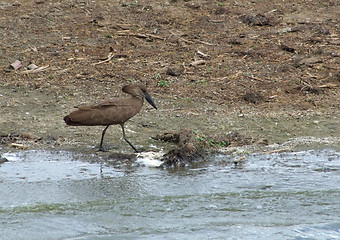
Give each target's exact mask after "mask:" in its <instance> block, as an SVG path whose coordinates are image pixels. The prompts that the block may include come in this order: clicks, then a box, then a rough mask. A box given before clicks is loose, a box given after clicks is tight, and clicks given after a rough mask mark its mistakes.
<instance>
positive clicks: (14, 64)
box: [10, 60, 22, 70]
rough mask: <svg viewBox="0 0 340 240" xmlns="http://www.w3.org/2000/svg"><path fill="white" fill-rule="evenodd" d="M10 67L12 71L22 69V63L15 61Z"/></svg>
mask: <svg viewBox="0 0 340 240" xmlns="http://www.w3.org/2000/svg"><path fill="white" fill-rule="evenodd" d="M10 67H12V68H13V69H14V70H18V69H19V68H21V67H22V63H21V62H20V61H19V60H15V61H14V62H13V63H12V64H11V65H10Z"/></svg>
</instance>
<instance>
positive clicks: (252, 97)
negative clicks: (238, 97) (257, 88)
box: [243, 92, 264, 104]
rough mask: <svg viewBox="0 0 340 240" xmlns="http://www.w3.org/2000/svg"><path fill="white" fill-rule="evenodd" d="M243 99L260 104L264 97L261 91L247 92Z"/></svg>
mask: <svg viewBox="0 0 340 240" xmlns="http://www.w3.org/2000/svg"><path fill="white" fill-rule="evenodd" d="M243 100H244V101H246V102H249V103H253V104H258V103H261V102H263V101H264V97H263V96H262V95H261V94H260V93H259V92H247V93H246V94H245V95H244V96H243Z"/></svg>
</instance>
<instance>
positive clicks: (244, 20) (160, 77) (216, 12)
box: [0, 0, 340, 152]
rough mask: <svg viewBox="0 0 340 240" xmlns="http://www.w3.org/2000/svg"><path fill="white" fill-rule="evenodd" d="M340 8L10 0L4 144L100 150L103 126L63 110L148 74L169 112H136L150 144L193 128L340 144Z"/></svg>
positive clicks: (266, 139)
mask: <svg viewBox="0 0 340 240" xmlns="http://www.w3.org/2000/svg"><path fill="white" fill-rule="evenodd" d="M339 12H340V2H339V1H336V0H320V1H315V0H313V1H311V0H310V1H309V0H306V1H293V0H285V1H283V0H282V1H264V0H253V1H248V0H237V1H236V0H235V1H234V0H232V1H224V0H221V1H203V0H192V1H190V0H170V1H155V0H148V1H146V0H139V1H129V0H127V1H105V0H95V1H88V0H60V1H52V0H26V1H20V0H18V1H9V0H4V1H0V36H1V43H0V49H1V55H2V57H1V58H0V83H1V89H0V104H1V108H0V135H1V145H0V146H2V148H5V149H7V148H10V147H19V148H26V147H28V148H32V149H37V148H57V149H67V150H74V151H88V152H93V150H94V148H96V147H97V146H98V143H99V140H100V139H99V138H100V133H101V131H102V127H87V128H84V127H68V126H66V125H65V123H64V122H63V120H62V119H63V116H64V115H66V114H67V113H69V112H70V111H72V110H74V106H78V105H79V104H82V103H95V102H99V101H101V100H104V99H109V98H112V97H117V96H122V95H123V93H121V88H122V86H123V85H125V84H129V83H135V82H142V83H145V84H146V85H147V87H148V89H149V92H150V94H151V95H152V97H153V98H154V100H155V102H156V104H157V105H158V107H159V110H157V111H156V110H154V109H152V107H151V106H147V104H145V106H144V108H143V110H142V112H141V113H140V114H138V115H137V116H136V117H134V118H133V119H131V120H130V121H129V122H128V124H127V128H128V130H129V131H128V132H127V135H128V137H129V139H130V140H131V141H132V142H134V143H135V144H136V145H137V146H138V147H140V148H145V149H150V148H151V149H152V148H153V146H154V147H155V148H156V147H158V148H159V147H162V148H163V147H164V148H167V147H168V146H167V144H166V143H163V142H160V141H157V140H155V139H151V138H150V137H152V136H155V135H157V134H161V133H164V132H172V131H179V129H182V128H190V129H193V130H194V131H195V132H196V133H197V134H200V136H206V135H209V136H220V135H221V134H227V133H229V132H231V131H232V132H238V133H240V134H242V135H243V136H246V137H248V138H251V139H253V140H252V141H250V142H251V143H254V144H255V143H259V142H261V143H262V144H263V143H266V144H277V143H283V142H287V141H291V140H292V139H305V140H306V139H307V140H306V142H310V141H311V142H314V143H316V145H320V144H321V145H322V144H326V145H329V146H331V147H339V146H340V140H339V136H340V129H339V128H340V127H339V125H340V124H339V113H340V111H339V106H340V101H339V99H340V91H339V89H340V88H339V86H340V24H339V23H340V14H339ZM16 60H18V61H20V62H16V63H15V61H16ZM11 64H12V66H11ZM20 65H22V66H20ZM120 138H121V129H120V127H117V126H113V127H110V128H109V130H108V132H107V136H106V142H105V145H106V146H107V148H110V149H115V150H117V151H131V149H129V146H128V145H127V144H126V143H124V142H123V141H121V140H120ZM207 138H208V137H207ZM313 139H314V140H315V139H316V140H315V141H314V140H313ZM302 142H304V141H302ZM306 142H304V143H306ZM13 143H15V144H14V145H13Z"/></svg>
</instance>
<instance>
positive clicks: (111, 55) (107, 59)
mask: <svg viewBox="0 0 340 240" xmlns="http://www.w3.org/2000/svg"><path fill="white" fill-rule="evenodd" d="M114 56H115V55H114V54H113V52H110V53H109V55H108V56H107V58H106V59H105V60H103V61H100V62H97V63H92V65H93V66H94V65H98V64H102V63H106V62H109V61H110V60H111V59H112V58H113V57H114Z"/></svg>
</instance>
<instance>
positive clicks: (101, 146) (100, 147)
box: [98, 125, 110, 152]
mask: <svg viewBox="0 0 340 240" xmlns="http://www.w3.org/2000/svg"><path fill="white" fill-rule="evenodd" d="M109 127H110V125H107V126H106V127H105V128H104V130H103V132H102V139H101V140H100V145H99V149H98V151H101V152H105V150H104V148H103V141H104V135H105V132H106V130H107V129H108V128H109Z"/></svg>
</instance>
